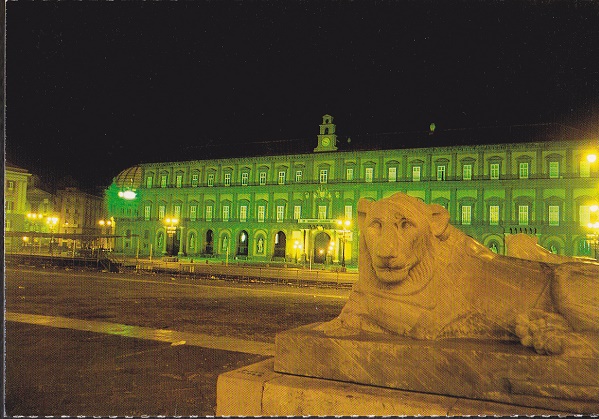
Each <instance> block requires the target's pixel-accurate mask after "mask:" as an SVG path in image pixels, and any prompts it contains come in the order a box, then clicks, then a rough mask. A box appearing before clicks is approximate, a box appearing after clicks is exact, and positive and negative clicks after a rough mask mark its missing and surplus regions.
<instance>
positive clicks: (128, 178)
mask: <svg viewBox="0 0 599 419" xmlns="http://www.w3.org/2000/svg"><path fill="white" fill-rule="evenodd" d="M142 180H143V169H142V168H141V166H133V167H129V168H128V169H125V170H123V171H122V172H121V173H119V174H118V175H117V176H116V177H115V178H114V184H115V185H116V186H117V187H118V188H120V189H125V188H139V187H140V186H141V184H142Z"/></svg>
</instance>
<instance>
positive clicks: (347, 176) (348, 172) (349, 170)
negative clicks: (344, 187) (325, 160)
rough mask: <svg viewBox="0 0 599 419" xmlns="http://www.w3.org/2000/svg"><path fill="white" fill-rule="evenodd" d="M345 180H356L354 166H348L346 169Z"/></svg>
mask: <svg viewBox="0 0 599 419" xmlns="http://www.w3.org/2000/svg"><path fill="white" fill-rule="evenodd" d="M345 180H354V169H353V167H348V168H347V169H345Z"/></svg>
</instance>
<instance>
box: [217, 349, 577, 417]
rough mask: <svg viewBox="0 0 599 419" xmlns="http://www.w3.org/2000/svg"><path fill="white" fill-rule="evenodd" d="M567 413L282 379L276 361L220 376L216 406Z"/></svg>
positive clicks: (259, 411) (337, 411) (230, 409)
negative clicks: (275, 364) (275, 368)
mask: <svg viewBox="0 0 599 419" xmlns="http://www.w3.org/2000/svg"><path fill="white" fill-rule="evenodd" d="M249 377H251V378H249ZM566 413H567V412H566V411H559V410H555V409H538V408H530V407H523V406H516V405H509V404H505V403H497V402H489V401H483V400H471V399H466V398H458V397H451V396H440V395H434V394H425V393H416V392H411V391H403V390H393V389H388V388H381V387H373V386H366V385H359V384H352V383H344V382H339V381H332V380H322V379H318V378H308V377H298V376H294V375H288V374H279V373H276V372H274V371H273V359H270V360H266V361H263V362H259V363H256V364H253V365H249V366H247V367H244V368H240V369H238V370H234V371H230V372H227V373H224V374H221V375H220V376H219V381H218V394H217V406H216V414H217V416H304V415H310V416H324V415H335V416H340V415H343V416H350V415H360V416H362V415H364V416H365V415H375V416H400V415H408V416H417V415H427V416H434V415H439V416H457V415H504V416H505V415H558V414H566Z"/></svg>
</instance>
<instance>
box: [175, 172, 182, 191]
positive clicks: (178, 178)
mask: <svg viewBox="0 0 599 419" xmlns="http://www.w3.org/2000/svg"><path fill="white" fill-rule="evenodd" d="M175 186H176V187H177V188H180V187H181V186H183V175H177V176H176V177H175Z"/></svg>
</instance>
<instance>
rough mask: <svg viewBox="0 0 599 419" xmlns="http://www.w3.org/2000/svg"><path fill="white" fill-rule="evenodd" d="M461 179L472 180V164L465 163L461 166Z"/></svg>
mask: <svg viewBox="0 0 599 419" xmlns="http://www.w3.org/2000/svg"><path fill="white" fill-rule="evenodd" d="M462 179H463V180H472V165H471V164H465V165H464V166H463V167H462Z"/></svg>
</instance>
